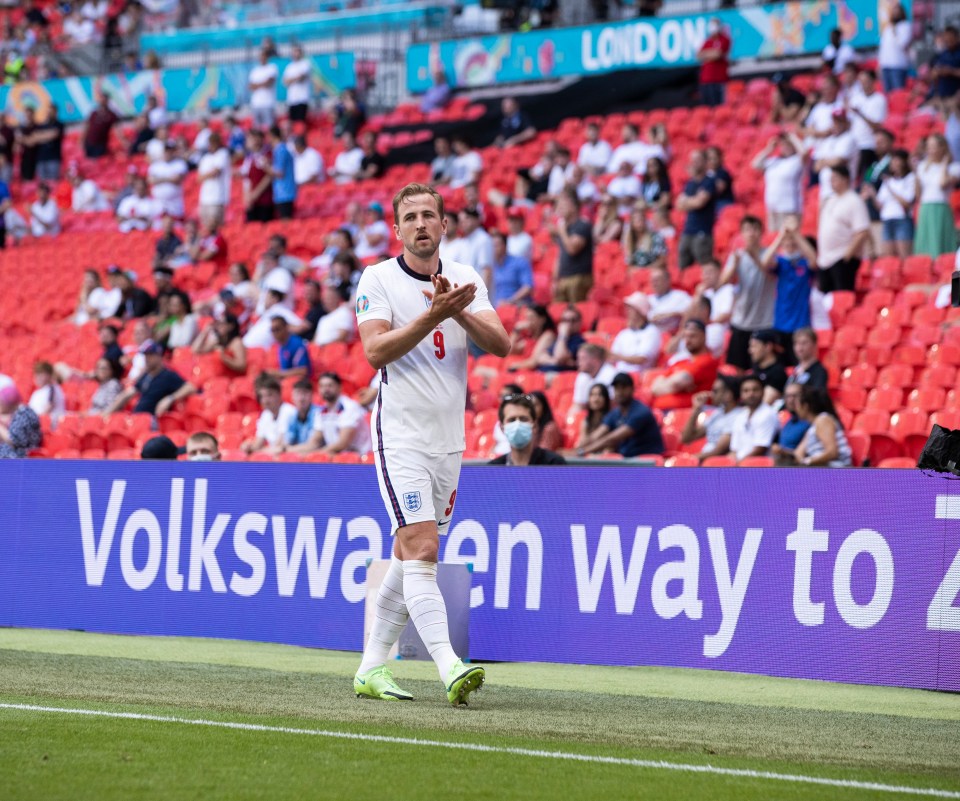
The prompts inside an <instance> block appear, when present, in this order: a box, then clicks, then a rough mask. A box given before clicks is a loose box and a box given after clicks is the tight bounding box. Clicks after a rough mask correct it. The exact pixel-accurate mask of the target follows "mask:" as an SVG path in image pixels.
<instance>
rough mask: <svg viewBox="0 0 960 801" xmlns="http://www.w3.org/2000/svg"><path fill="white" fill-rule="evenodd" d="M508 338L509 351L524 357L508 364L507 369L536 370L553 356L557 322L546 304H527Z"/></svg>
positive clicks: (511, 370) (512, 370) (510, 370)
mask: <svg viewBox="0 0 960 801" xmlns="http://www.w3.org/2000/svg"><path fill="white" fill-rule="evenodd" d="M510 340H511V346H510V353H511V354H512V355H514V356H522V357H524V358H523V359H522V361H519V362H515V363H514V364H512V365H508V366H507V370H508V371H509V372H514V371H516V370H536V369H538V368H539V367H541V366H542V365H547V364H549V363H550V362H551V360H552V358H553V350H554V346H555V344H556V341H557V324H556V323H555V322H554V321H553V318H552V317H551V316H550V312H549V311H548V310H547V307H546V306H539V305H536V304H535V305H532V306H527V307H526V308H525V309H524V310H523V315H522V316H521V318H520V320H518V321H517V323H516V325H514V327H513V331H512V332H511V333H510Z"/></svg>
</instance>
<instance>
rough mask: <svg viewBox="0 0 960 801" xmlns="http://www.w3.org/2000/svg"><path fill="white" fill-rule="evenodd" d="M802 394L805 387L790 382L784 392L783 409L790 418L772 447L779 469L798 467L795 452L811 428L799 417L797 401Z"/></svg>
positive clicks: (771, 452) (771, 450)
mask: <svg viewBox="0 0 960 801" xmlns="http://www.w3.org/2000/svg"><path fill="white" fill-rule="evenodd" d="M802 392H803V387H802V386H801V385H800V384H793V383H791V382H790V381H788V382H787V386H786V388H785V389H784V390H783V408H784V410H785V411H787V412H789V414H790V417H789V418H788V419H787V421H786V422H785V423H784V424H783V425H782V426H781V427H780V431H779V433H778V434H777V439H776V442H774V443H773V445H771V446H770V454H771V455H772V456H773V459H774V464H775V465H776V466H777V467H794V466H796V464H797V462H796V459H794V455H793V454H794V451H795V450H796V448H797V446H798V445H799V444H800V441H801V440H802V439H803V435H804V434H806V433H807V429H808V428H810V423H809V422H807V421H806V420H801V419H800V417H799V416H798V415H797V401H798V400H799V399H800V395H801V393H802Z"/></svg>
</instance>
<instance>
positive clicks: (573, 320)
mask: <svg viewBox="0 0 960 801" xmlns="http://www.w3.org/2000/svg"><path fill="white" fill-rule="evenodd" d="M584 342H586V340H585V339H584V337H583V315H582V314H581V313H580V310H579V309H578V308H577V307H576V306H574V305H573V304H572V303H571V304H569V305H568V306H567V307H566V308H565V309H564V310H563V313H562V314H561V315H560V322H559V324H558V325H557V330H556V336H555V337H554V338H553V340H552V341H551V342H549V344H548V345H547V347H546V348H545V349H544V350H543V351H541V352H540V353H539V354H537V359H536V361H537V363H536V369H538V370H540V371H541V372H546V373H550V372H556V371H563V370H575V369H576V367H577V351H579V349H580V347H581V346H582V345H583V344H584ZM538 344H539V343H538ZM535 353H536V349H535ZM514 369H517V370H520V369H524V368H523V367H521V366H520V365H519V364H518V365H514Z"/></svg>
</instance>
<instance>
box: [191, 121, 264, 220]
mask: <svg viewBox="0 0 960 801" xmlns="http://www.w3.org/2000/svg"><path fill="white" fill-rule="evenodd" d="M271 160H272V159H271V155H270V147H269V145H267V144H266V142H265V141H264V136H263V131H259V130H252V131H250V133H249V134H247V157H246V159H244V162H243V165H242V166H241V167H240V174H241V175H242V176H243V179H244V180H243V208H244V212H245V215H246V221H247V222H270V221H271V220H272V219H273V216H274V209H273V173H272V170H271V166H270V165H271ZM200 173H201V175H202V174H203V167H202V166H201V167H200Z"/></svg>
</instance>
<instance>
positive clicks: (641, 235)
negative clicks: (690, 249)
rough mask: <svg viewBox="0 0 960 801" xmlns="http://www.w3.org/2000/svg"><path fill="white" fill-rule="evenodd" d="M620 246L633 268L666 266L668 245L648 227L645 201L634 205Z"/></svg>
mask: <svg viewBox="0 0 960 801" xmlns="http://www.w3.org/2000/svg"><path fill="white" fill-rule="evenodd" d="M620 245H621V248H622V250H623V255H624V259H626V262H627V264H628V265H630V266H631V267H649V268H651V269H653V268H657V267H662V266H664V265H665V264H666V261H667V243H666V242H665V241H664V239H663V237H662V236H660V234H658V233H657V232H656V231H652V230H650V228H649V226H648V225H647V209H646V206H645V205H644V203H643V201H638V202H637V203H634V205H633V208H632V209H631V211H630V221H629V223H628V224H627V225H626V226H624V229H623V237H622V239H621V242H620Z"/></svg>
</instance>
